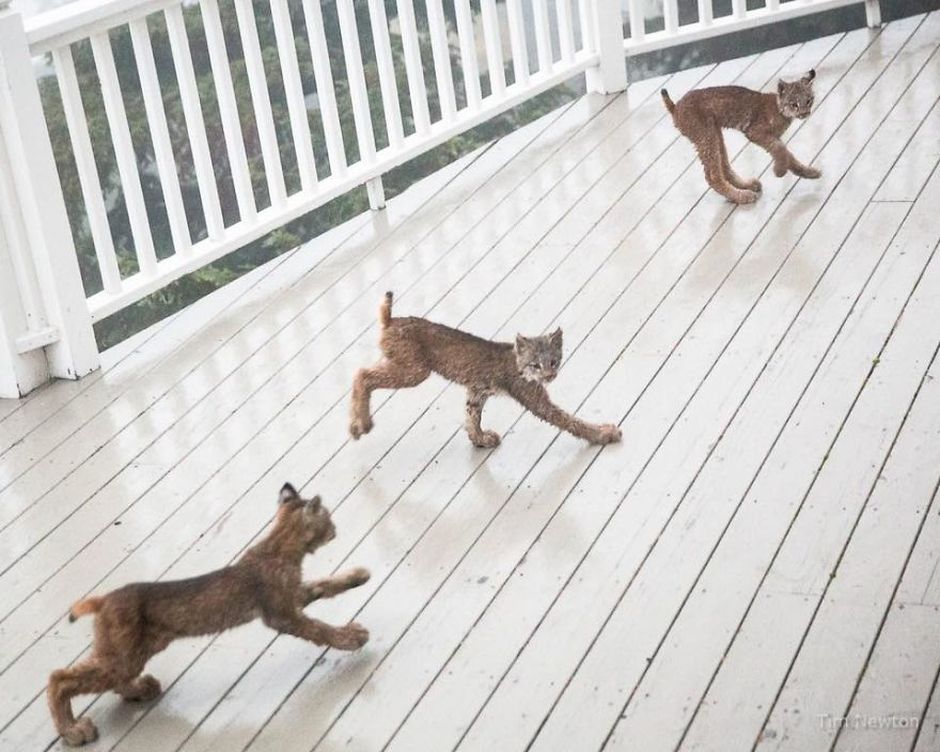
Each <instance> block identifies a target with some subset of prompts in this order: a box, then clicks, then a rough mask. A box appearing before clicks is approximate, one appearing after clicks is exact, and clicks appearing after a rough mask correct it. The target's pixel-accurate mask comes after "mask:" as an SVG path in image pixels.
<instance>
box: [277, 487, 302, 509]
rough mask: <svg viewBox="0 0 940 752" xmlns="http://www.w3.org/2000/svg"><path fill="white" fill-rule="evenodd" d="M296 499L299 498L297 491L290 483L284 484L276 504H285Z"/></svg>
mask: <svg viewBox="0 0 940 752" xmlns="http://www.w3.org/2000/svg"><path fill="white" fill-rule="evenodd" d="M296 498H299V497H298V495H297V489H296V488H294V487H293V486H292V485H291V484H290V483H285V484H284V485H283V486H282V487H281V493H280V496H278V499H277V503H278V504H285V503H287V502H288V501H293V500H294V499H296Z"/></svg>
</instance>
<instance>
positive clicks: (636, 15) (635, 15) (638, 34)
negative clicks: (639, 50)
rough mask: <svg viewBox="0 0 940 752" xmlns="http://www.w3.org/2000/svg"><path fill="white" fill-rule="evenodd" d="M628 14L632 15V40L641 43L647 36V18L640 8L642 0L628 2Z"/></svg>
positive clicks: (628, 0) (595, 0) (629, 0)
mask: <svg viewBox="0 0 940 752" xmlns="http://www.w3.org/2000/svg"><path fill="white" fill-rule="evenodd" d="M593 1H594V2H597V0H593ZM627 12H628V13H629V14H630V39H632V40H633V41H634V42H639V41H640V40H641V39H643V37H645V36H646V17H645V16H644V15H643V9H642V8H641V7H640V0H627Z"/></svg>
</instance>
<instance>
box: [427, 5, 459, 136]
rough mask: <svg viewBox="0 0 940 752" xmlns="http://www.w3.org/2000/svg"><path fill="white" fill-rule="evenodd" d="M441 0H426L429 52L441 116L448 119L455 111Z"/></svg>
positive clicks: (452, 79)
mask: <svg viewBox="0 0 940 752" xmlns="http://www.w3.org/2000/svg"><path fill="white" fill-rule="evenodd" d="M441 2H442V0H427V10H428V30H429V32H430V34H431V53H432V54H433V57H434V80H435V81H436V82H437V96H438V99H439V100H440V103H441V118H442V119H443V120H450V119H451V118H453V116H454V113H456V112H457V104H456V100H455V98H454V76H453V72H452V71H451V69H450V50H449V48H448V45H447V28H446V26H445V25H444V8H443V7H442V5H441Z"/></svg>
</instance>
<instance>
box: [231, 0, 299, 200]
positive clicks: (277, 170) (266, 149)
mask: <svg viewBox="0 0 940 752" xmlns="http://www.w3.org/2000/svg"><path fill="white" fill-rule="evenodd" d="M235 15H236V16H237V17H238V32H239V34H240V36H241V40H242V53H243V54H244V55H245V71H246V72H247V73H248V89H249V91H250V93H251V103H252V107H253V108H254V111H255V125H256V127H257V128H258V141H260V142H261V159H262V161H263V162H264V172H265V175H266V177H267V182H268V192H269V194H270V196H271V205H272V206H274V207H278V208H280V207H282V206H283V205H284V202H285V201H286V200H287V189H286V188H285V187H284V172H283V170H282V169H281V155H280V153H279V150H278V143H277V132H276V131H275V130H274V116H273V115H272V113H271V97H270V95H269V93H268V80H267V78H266V76H265V75H264V62H263V60H262V58H261V45H260V43H259V42H258V26H257V24H256V23H255V9H254V7H253V6H252V0H235Z"/></svg>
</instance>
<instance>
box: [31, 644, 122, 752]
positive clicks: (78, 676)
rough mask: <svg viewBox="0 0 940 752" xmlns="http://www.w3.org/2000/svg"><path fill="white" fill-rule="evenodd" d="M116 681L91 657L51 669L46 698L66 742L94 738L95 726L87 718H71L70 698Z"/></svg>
mask: <svg viewBox="0 0 940 752" xmlns="http://www.w3.org/2000/svg"><path fill="white" fill-rule="evenodd" d="M116 684H118V682H116V681H115V677H114V675H113V674H112V672H111V671H109V670H107V669H106V668H105V667H104V666H103V665H102V664H101V663H100V662H99V661H98V660H96V659H95V658H91V659H89V660H87V661H84V662H83V663H78V664H76V665H75V666H72V667H70V668H64V669H59V670H58V671H53V672H52V675H51V676H50V677H49V686H48V687H47V688H46V698H47V700H48V702H49V710H50V712H51V713H52V721H53V723H55V727H56V731H58V732H59V734H60V735H61V736H62V738H63V739H64V740H65V743H66V744H69V745H70V746H73V747H78V746H80V745H82V744H87V743H88V742H93V741H94V740H95V739H97V738H98V729H97V728H95V724H94V723H92V722H91V719H90V718H79V719H78V720H76V719H75V716H74V715H73V714H72V698H73V697H75V696H76V695H85V694H97V693H99V692H106V691H107V690H109V689H113V688H114V687H115V686H116Z"/></svg>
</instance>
